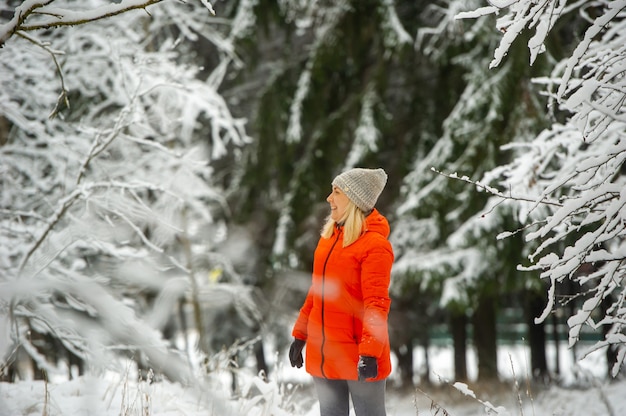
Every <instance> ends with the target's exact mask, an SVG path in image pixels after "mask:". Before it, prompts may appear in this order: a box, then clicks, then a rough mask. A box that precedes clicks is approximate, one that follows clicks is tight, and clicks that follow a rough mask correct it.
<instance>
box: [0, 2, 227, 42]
mask: <svg viewBox="0 0 626 416" xmlns="http://www.w3.org/2000/svg"><path fill="white" fill-rule="evenodd" d="M54 1H55V0H46V1H42V0H25V1H24V2H23V3H22V4H21V5H19V6H18V7H16V8H15V13H14V14H13V18H12V19H11V20H10V21H8V22H7V23H5V24H3V25H0V47H2V46H4V44H5V43H6V41H7V40H9V39H10V38H11V37H12V36H13V35H14V34H15V33H17V32H20V31H32V30H41V29H51V28H54V27H59V26H76V25H81V24H85V23H89V22H93V21H97V20H102V19H106V18H109V17H113V16H117V15H119V14H122V13H126V12H130V11H132V10H137V9H144V10H145V11H146V13H148V11H147V10H146V9H147V7H148V6H151V5H153V4H157V3H161V2H163V1H164V0H121V1H120V2H116V3H109V4H107V5H103V6H99V7H95V8H93V9H87V10H72V9H66V8H61V7H53V6H51V4H52V3H54ZM202 3H203V4H204V5H205V7H206V8H207V9H208V10H209V11H210V12H211V13H212V14H215V11H214V10H213V7H212V6H211V3H210V2H209V1H207V0H202Z"/></svg>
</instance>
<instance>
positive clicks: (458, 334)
mask: <svg viewBox="0 0 626 416" xmlns="http://www.w3.org/2000/svg"><path fill="white" fill-rule="evenodd" d="M450 331H451V332H452V344H453V346H454V379H455V380H456V381H467V315H465V313H464V312H460V313H456V312H451V313H450Z"/></svg>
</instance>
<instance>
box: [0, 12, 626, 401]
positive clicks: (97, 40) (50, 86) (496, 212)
mask: <svg viewBox="0 0 626 416" xmlns="http://www.w3.org/2000/svg"><path fill="white" fill-rule="evenodd" d="M1 7H2V10H0V13H1V14H0V16H1V18H2V21H1V22H2V26H1V27H0V28H1V29H2V30H1V31H0V43H1V45H2V49H0V83H1V85H2V88H1V89H0V173H1V174H2V175H1V178H0V187H1V189H2V194H1V204H0V213H1V223H0V229H1V231H2V233H1V234H0V238H1V241H2V243H1V244H0V265H1V267H2V271H3V272H2V276H1V277H0V279H2V280H1V281H0V284H1V285H2V290H1V291H0V312H1V313H2V317H3V319H2V324H1V325H0V330H1V331H2V337H0V339H2V341H0V353H1V356H2V357H3V358H2V377H3V378H4V379H6V380H16V379H27V378H32V377H34V378H47V377H50V376H51V375H57V376H59V375H65V376H67V377H73V376H75V374H76V373H81V372H83V371H85V370H87V369H89V370H92V371H93V370H96V369H100V370H102V369H111V368H116V366H117V369H118V371H121V372H123V371H124V369H123V368H121V369H120V368H119V365H120V361H119V357H127V358H130V359H132V360H133V362H136V365H137V367H138V369H139V370H140V373H141V374H143V375H144V377H147V376H146V374H148V373H151V372H155V373H156V374H158V375H159V377H160V376H163V377H166V378H168V379H170V380H174V381H179V382H181V383H188V382H189V381H190V380H197V378H198V373H199V372H200V373H202V374H203V377H209V379H210V374H211V372H212V371H214V370H215V369H216V368H218V367H220V368H221V367H224V368H229V369H231V370H232V372H233V374H236V373H237V372H238V371H241V370H243V369H250V368H253V371H254V372H256V373H259V374H262V375H264V377H271V369H270V368H268V365H267V354H268V351H270V352H269V353H270V354H271V353H272V352H271V351H282V350H284V347H285V346H286V345H288V343H289V342H290V336H289V329H290V326H291V325H292V323H293V320H294V318H295V314H296V313H297V308H298V307H299V306H300V304H301V301H302V299H303V297H304V294H305V292H306V290H307V288H308V284H309V282H310V280H309V279H310V276H309V275H308V273H309V270H310V268H311V261H312V254H313V249H314V246H315V243H316V241H317V238H318V235H319V228H320V226H321V224H322V221H323V219H324V217H325V216H326V215H327V209H328V207H327V203H326V202H325V197H326V195H327V194H328V192H329V190H330V185H329V184H330V182H331V180H332V178H333V177H334V176H335V175H336V174H338V173H340V172H341V171H343V170H345V169H347V168H350V167H353V166H367V167H379V166H380V167H384V168H385V170H386V171H387V172H388V174H389V182H388V185H387V187H386V189H385V191H384V193H383V195H382V196H381V198H380V200H379V203H378V208H379V209H380V210H381V211H382V212H383V213H385V214H386V215H387V216H388V218H389V220H390V223H391V226H392V236H391V240H392V243H393V245H394V250H395V252H396V262H395V264H394V269H393V283H392V288H391V294H392V298H393V302H392V311H391V313H390V332H391V339H392V343H393V350H394V356H395V358H396V360H397V366H396V371H397V383H398V385H399V386H412V385H413V384H414V383H418V382H419V383H428V382H430V381H433V380H431V374H430V371H429V369H428V364H426V366H425V367H424V368H420V369H419V372H418V373H417V374H416V373H415V370H416V369H415V366H414V351H415V349H416V347H417V346H422V347H424V350H425V351H428V348H427V347H428V346H429V345H431V344H432V343H436V342H449V343H450V345H451V347H452V348H453V350H454V354H453V357H454V372H455V374H454V378H455V380H459V381H467V382H487V381H493V380H498V379H499V378H500V377H501V375H502V374H501V371H499V369H498V362H497V352H498V345H499V343H503V342H518V343H519V342H521V343H523V344H525V345H527V347H528V351H529V357H530V360H529V366H530V374H532V377H533V378H535V379H536V380H542V381H544V382H545V381H547V380H556V381H558V379H559V371H560V370H559V367H558V364H557V363H558V362H559V361H558V359H557V361H556V363H548V356H547V354H546V346H547V344H548V343H549V342H552V343H558V342H566V343H568V345H569V346H570V347H571V348H572V349H574V350H576V348H577V346H578V345H580V344H581V343H580V341H581V340H583V341H587V340H589V341H591V343H589V344H588V345H587V344H585V345H584V348H585V349H584V350H583V351H579V353H581V354H582V356H584V354H585V353H586V352H589V351H595V350H601V351H603V352H604V353H605V354H606V357H607V359H606V362H607V369H606V374H607V378H614V377H619V375H620V369H621V368H622V366H623V361H624V356H625V352H626V348H624V344H625V342H626V337H625V335H624V334H623V322H625V321H624V318H625V317H624V315H625V311H626V309H625V308H624V305H623V301H624V294H625V293H624V281H623V279H624V258H625V256H624V255H625V253H626V250H625V247H624V244H623V241H624V226H625V224H626V220H625V218H626V215H625V211H626V209H625V208H624V203H625V201H626V191H625V190H624V189H625V187H624V175H623V173H624V158H625V156H626V152H625V151H624V150H625V144H624V133H625V129H624V91H625V89H624V70H625V69H624V68H625V67H624V45H625V44H626V42H624V36H626V35H625V33H626V31H625V30H624V23H623V21H624V8H625V7H626V2H624V1H572V2H566V1H544V2H535V1H530V0H528V1H506V2H505V1H491V2H483V1H471V0H466V1H440V2H435V3H433V2H422V1H395V2H394V1H390V0H377V1H375V0H362V1H356V0H355V1H348V0H344V1H333V2H323V1H296V0H293V1H288V0H283V1H264V0H247V1H246V0H244V1H232V2H226V1H213V2H207V1H201V2H191V1H189V2H179V1H139V0H119V1H111V2H107V1H99V0H89V1H82V2H76V1H70V0H65V1H64V0H51V1H45V2H41V1H38V2H35V1H30V0H26V1H16V0H8V1H7V2H6V5H4V6H1ZM103 17H106V18H103ZM469 348H472V349H474V350H475V351H476V356H477V370H478V371H477V376H476V379H475V380H468V370H467V366H468V364H467V361H466V360H467V350H468V349H469ZM557 351H558V349H557ZM246 357H248V358H250V359H247V358H246ZM233 364H236V365H233ZM142 371H143V373H142ZM207 375H208V376H207ZM232 383H233V389H234V390H237V389H238V388H240V386H238V385H237V379H236V377H233V378H232Z"/></svg>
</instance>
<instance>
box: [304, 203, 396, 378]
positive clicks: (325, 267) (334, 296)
mask: <svg viewBox="0 0 626 416" xmlns="http://www.w3.org/2000/svg"><path fill="white" fill-rule="evenodd" d="M366 224H367V232H365V233H364V234H363V235H361V237H359V239H358V240H356V241H355V242H354V243H352V244H350V245H349V246H348V247H342V242H343V229H342V227H338V228H337V229H336V230H335V232H334V234H333V236H332V237H331V238H329V239H325V238H320V241H319V242H318V245H317V248H316V250H315V258H314V263H313V281H312V284H311V288H310V289H309V292H308V294H307V297H306V300H305V301H304V305H303V306H302V308H301V309H300V314H299V315H298V319H297V321H296V323H295V325H294V328H293V331H292V334H293V336H294V337H295V338H298V339H302V340H305V341H306V371H307V372H308V373H310V374H311V375H312V376H314V377H323V378H329V379H343V380H357V379H358V373H357V363H358V361H359V356H360V355H367V356H372V357H376V358H377V361H378V377H376V378H375V379H369V380H368V381H377V380H382V379H384V378H386V377H387V376H388V375H389V373H390V372H391V360H390V352H389V334H388V330H387V316H388V314H389V305H390V304H391V300H390V299H389V282H390V275H391V265H392V263H393V259H394V255H393V250H392V248H391V244H390V243H389V240H388V239H387V238H388V236H389V223H388V222H387V219H386V218H385V217H384V216H382V215H381V214H380V213H379V212H378V211H377V210H376V209H374V210H373V211H372V212H371V213H370V214H369V215H368V216H367V218H366Z"/></svg>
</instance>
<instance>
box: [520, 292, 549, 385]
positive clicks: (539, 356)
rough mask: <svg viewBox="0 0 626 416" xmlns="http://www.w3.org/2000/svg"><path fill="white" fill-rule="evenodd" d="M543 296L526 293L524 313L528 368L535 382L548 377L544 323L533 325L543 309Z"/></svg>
mask: <svg viewBox="0 0 626 416" xmlns="http://www.w3.org/2000/svg"><path fill="white" fill-rule="evenodd" d="M544 306H545V305H544V297H543V295H541V294H539V293H537V292H535V291H527V292H526V302H525V305H524V313H525V315H526V316H525V317H526V325H527V328H528V344H529V347H530V367H531V371H532V377H533V378H534V379H536V380H546V379H547V378H548V377H549V372H548V361H547V358H546V332H545V323H544V322H541V323H539V324H537V323H535V318H536V317H538V316H540V315H541V313H542V312H543V309H544Z"/></svg>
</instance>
